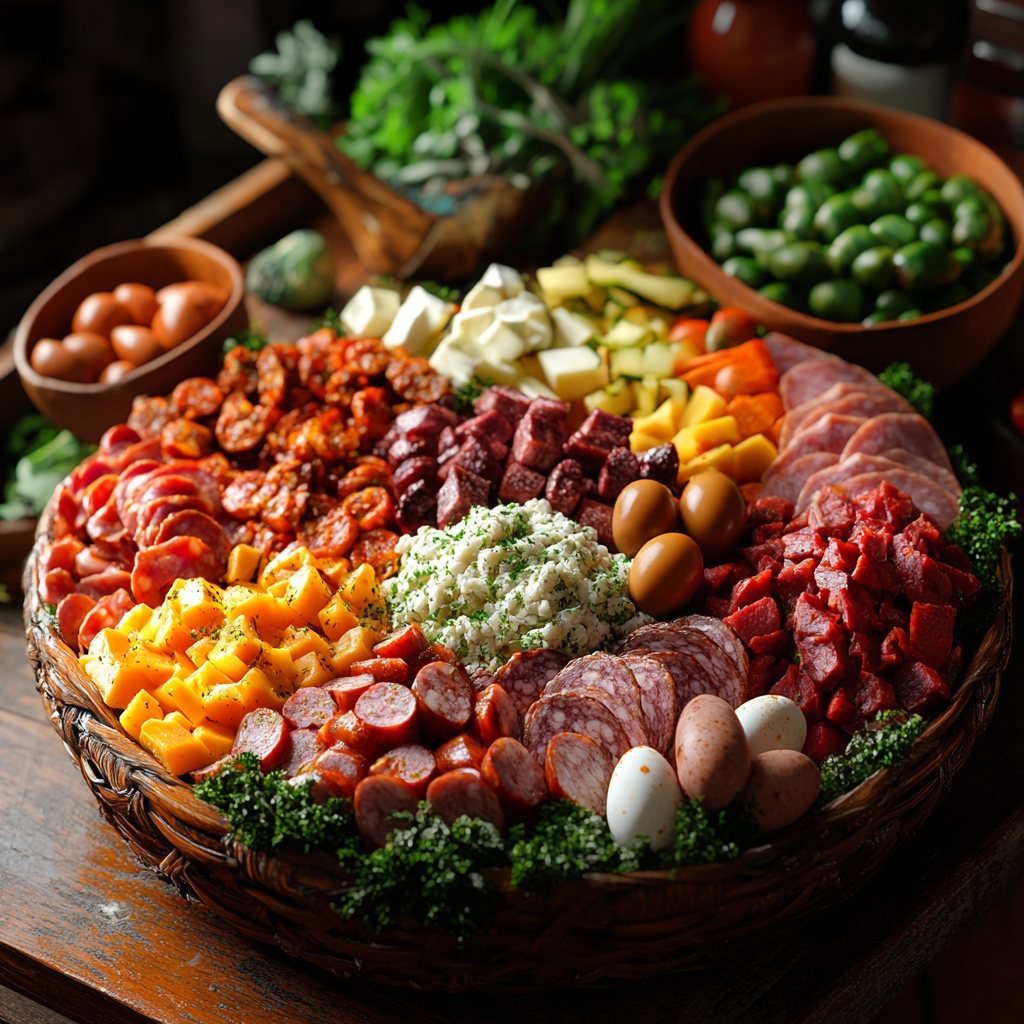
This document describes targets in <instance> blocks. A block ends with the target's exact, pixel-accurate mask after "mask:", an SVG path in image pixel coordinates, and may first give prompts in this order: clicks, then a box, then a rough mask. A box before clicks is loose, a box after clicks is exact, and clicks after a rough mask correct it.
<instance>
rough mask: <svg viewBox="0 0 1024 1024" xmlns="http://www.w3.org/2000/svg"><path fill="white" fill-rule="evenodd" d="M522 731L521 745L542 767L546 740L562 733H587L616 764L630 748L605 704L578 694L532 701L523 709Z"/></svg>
mask: <svg viewBox="0 0 1024 1024" xmlns="http://www.w3.org/2000/svg"><path fill="white" fill-rule="evenodd" d="M598 692H601V691H598ZM523 730H524V731H523V746H525V747H526V749H527V750H529V751H530V753H531V754H533V756H534V757H535V758H536V759H537V763H538V764H539V765H540V766H541V767H542V768H543V767H544V759H545V757H546V755H547V750H548V743H549V742H550V741H551V739H552V737H554V736H557V735H558V734H559V733H563V732H578V733H580V735H582V736H589V737H590V738H591V739H592V740H593V741H594V742H595V743H599V744H600V745H601V746H602V747H603V748H604V749H605V750H607V751H608V753H609V754H610V755H611V757H612V758H613V759H614V762H615V763H618V760H619V758H620V757H622V755H623V754H624V753H625V752H626V751H627V750H629V749H630V743H629V739H628V737H627V736H626V733H625V731H624V730H623V728H622V725H621V724H620V723H619V720H618V718H616V716H615V715H614V713H613V712H612V711H610V710H609V709H608V707H607V705H606V704H604V703H603V702H602V701H600V700H596V699H594V698H593V697H590V696H583V695H581V694H578V693H553V694H551V696H550V697H541V698H540V699H539V700H537V701H535V702H534V704H533V706H532V707H531V708H530V710H529V711H527V712H526V717H525V719H524V720H523Z"/></svg>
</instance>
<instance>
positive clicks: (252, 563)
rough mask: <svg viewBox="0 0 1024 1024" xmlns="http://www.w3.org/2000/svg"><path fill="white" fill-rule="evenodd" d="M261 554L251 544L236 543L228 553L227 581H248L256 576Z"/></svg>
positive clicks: (225, 575)
mask: <svg viewBox="0 0 1024 1024" xmlns="http://www.w3.org/2000/svg"><path fill="white" fill-rule="evenodd" d="M262 558H263V555H262V554H260V552H259V550H258V549H257V548H254V547H253V546H252V545H251V544H236V545H235V546H234V547H233V548H232V549H231V554H230V555H228V571H227V572H226V573H225V574H224V579H225V580H226V581H227V582H228V583H248V582H250V581H251V580H254V579H255V578H256V574H257V572H258V570H259V567H260V561H261V559H262Z"/></svg>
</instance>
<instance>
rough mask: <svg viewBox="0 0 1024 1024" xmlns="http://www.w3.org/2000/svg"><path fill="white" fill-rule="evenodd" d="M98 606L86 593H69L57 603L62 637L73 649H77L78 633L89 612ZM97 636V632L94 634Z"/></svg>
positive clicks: (58, 625) (58, 624) (58, 623)
mask: <svg viewBox="0 0 1024 1024" xmlns="http://www.w3.org/2000/svg"><path fill="white" fill-rule="evenodd" d="M95 607H96V602H95V601H94V600H93V599H92V598H91V597H87V596H86V595H85V594H68V596H67V597H65V598H64V600H63V601H61V603H60V604H59V605H57V628H58V629H59V630H60V635H61V638H62V639H63V641H64V643H66V644H67V645H68V647H70V648H71V650H73V651H77V650H78V649H79V647H78V634H79V631H80V630H81V628H82V623H83V622H85V620H86V617H87V616H88V614H89V612H91V611H92V610H93V608H95ZM93 635H94V636H95V634H93ZM83 649H84V648H83Z"/></svg>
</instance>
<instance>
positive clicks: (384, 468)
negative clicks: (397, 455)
mask: <svg viewBox="0 0 1024 1024" xmlns="http://www.w3.org/2000/svg"><path fill="white" fill-rule="evenodd" d="M391 480H392V469H391V463H390V462H385V461H384V460H383V459H376V460H375V461H374V462H373V463H367V464H364V465H361V466H356V467H355V469H350V470H349V471H348V472H347V473H346V474H345V475H344V476H343V477H342V478H341V479H340V480H339V481H338V497H339V498H347V497H348V496H349V495H350V494H355V492H356V491H361V490H362V489H363V488H364V487H390V486H391Z"/></svg>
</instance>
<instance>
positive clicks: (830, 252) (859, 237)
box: [825, 224, 878, 277]
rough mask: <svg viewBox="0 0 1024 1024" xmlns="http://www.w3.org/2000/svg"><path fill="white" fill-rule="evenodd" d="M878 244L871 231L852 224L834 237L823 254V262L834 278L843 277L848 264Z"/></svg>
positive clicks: (861, 225) (847, 269)
mask: <svg viewBox="0 0 1024 1024" xmlns="http://www.w3.org/2000/svg"><path fill="white" fill-rule="evenodd" d="M877 242H878V239H877V238H875V236H874V235H873V234H872V233H871V229H870V228H868V227H866V226H865V225H863V224H854V225H853V226H852V227H848V228H847V229H846V230H845V231H843V232H841V233H840V234H839V235H837V236H836V239H835V241H834V242H833V243H832V244H831V245H830V246H829V247H828V249H827V250H826V252H825V262H826V263H828V266H829V269H830V270H831V271H832V273H833V274H835V275H836V277H844V276H845V275H846V274H847V273H848V272H849V270H850V264H851V263H853V261H854V260H855V259H856V258H857V257H858V256H859V255H860V254H861V253H862V252H863V251H864V250H865V249H870V248H871V247H872V246H873V245H875V244H876V243H877Z"/></svg>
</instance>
